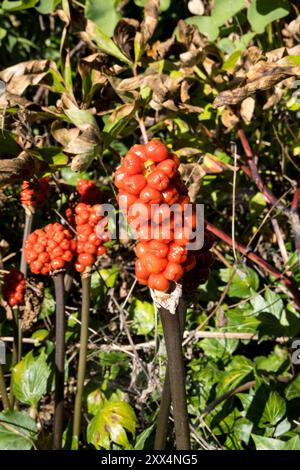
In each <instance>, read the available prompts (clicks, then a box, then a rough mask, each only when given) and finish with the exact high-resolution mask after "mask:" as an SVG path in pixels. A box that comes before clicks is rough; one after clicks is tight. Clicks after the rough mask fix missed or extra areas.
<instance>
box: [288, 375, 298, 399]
mask: <svg viewBox="0 0 300 470" xmlns="http://www.w3.org/2000/svg"><path fill="white" fill-rule="evenodd" d="M285 396H286V399H287V400H293V399H294V398H299V397H300V374H298V375H297V376H296V378H295V379H294V380H293V381H292V382H291V383H290V384H288V386H287V387H286V389H285Z"/></svg>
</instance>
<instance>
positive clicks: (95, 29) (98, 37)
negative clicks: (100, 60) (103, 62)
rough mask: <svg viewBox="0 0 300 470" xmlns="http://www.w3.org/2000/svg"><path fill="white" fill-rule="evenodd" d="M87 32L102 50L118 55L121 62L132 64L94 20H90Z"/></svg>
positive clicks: (117, 57)
mask: <svg viewBox="0 0 300 470" xmlns="http://www.w3.org/2000/svg"><path fill="white" fill-rule="evenodd" d="M87 33H88V35H89V37H90V39H91V40H93V41H95V43H96V44H97V46H98V47H99V49H100V50H101V51H103V52H105V53H106V54H108V55H112V56H114V57H116V59H119V60H120V61H121V62H125V63H126V64H129V65H131V62H130V60H129V59H128V58H127V57H126V56H125V55H124V54H123V53H122V52H121V51H120V49H119V48H118V47H117V46H116V44H115V43H114V42H113V40H112V39H110V37H109V36H107V35H106V34H105V33H104V32H103V31H102V30H101V28H99V26H97V25H96V24H95V23H94V22H93V21H90V20H88V26H87Z"/></svg>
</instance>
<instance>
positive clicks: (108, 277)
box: [98, 264, 119, 288]
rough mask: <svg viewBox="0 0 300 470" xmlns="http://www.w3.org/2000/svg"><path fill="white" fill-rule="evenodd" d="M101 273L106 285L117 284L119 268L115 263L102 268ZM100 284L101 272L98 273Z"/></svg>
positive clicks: (109, 286)
mask: <svg viewBox="0 0 300 470" xmlns="http://www.w3.org/2000/svg"><path fill="white" fill-rule="evenodd" d="M100 274H101V277H102V279H103V280H104V281H105V285H106V287H108V288H111V287H114V285H115V284H116V281H117V278H118V274H119V268H118V266H117V265H116V264H114V265H113V266H112V267H111V268H110V269H100ZM98 284H99V274H98Z"/></svg>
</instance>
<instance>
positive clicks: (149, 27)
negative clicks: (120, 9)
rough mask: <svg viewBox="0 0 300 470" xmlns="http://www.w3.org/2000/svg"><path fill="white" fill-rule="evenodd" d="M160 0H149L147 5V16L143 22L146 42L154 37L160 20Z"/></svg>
mask: <svg viewBox="0 0 300 470" xmlns="http://www.w3.org/2000/svg"><path fill="white" fill-rule="evenodd" d="M159 12H160V0H148V2H147V3H146V6H145V16H144V19H143V21H142V23H141V32H142V34H143V41H144V43H146V42H147V41H149V39H150V38H151V37H152V35H153V33H154V30H155V28H156V25H157V22H158V15H159Z"/></svg>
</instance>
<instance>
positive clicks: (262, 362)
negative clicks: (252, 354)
mask: <svg viewBox="0 0 300 470" xmlns="http://www.w3.org/2000/svg"><path fill="white" fill-rule="evenodd" d="M255 364H256V368H257V370H265V371H267V372H273V373H278V374H279V373H282V372H283V370H285V369H287V368H289V367H290V364H289V356H288V351H287V349H286V348H282V347H281V346H279V345H276V346H275V348H274V352H272V353H271V354H269V356H267V357H265V356H258V357H256V358H255ZM282 369H283V370H282Z"/></svg>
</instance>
